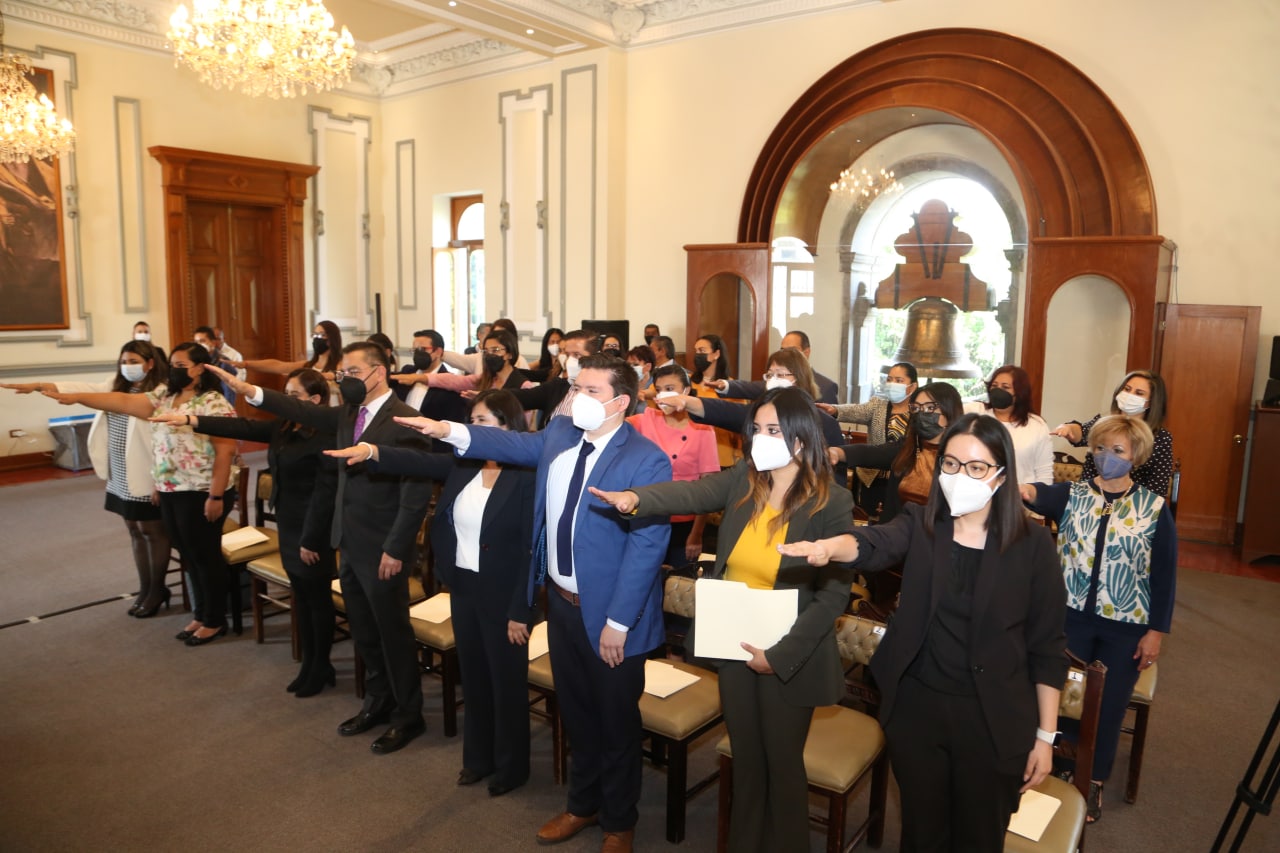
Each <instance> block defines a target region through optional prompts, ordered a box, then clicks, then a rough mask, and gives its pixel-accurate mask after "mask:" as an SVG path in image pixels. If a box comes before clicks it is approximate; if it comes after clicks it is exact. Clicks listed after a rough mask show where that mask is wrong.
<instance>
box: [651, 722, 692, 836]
mask: <svg viewBox="0 0 1280 853" xmlns="http://www.w3.org/2000/svg"><path fill="white" fill-rule="evenodd" d="M653 740H654V747H655V748H656V747H657V746H658V744H659V742H661V744H662V747H663V751H664V752H665V753H666V756H667V841H669V842H671V843H672V844H679V843H680V842H681V841H684V826H685V796H686V789H687V788H688V786H689V745H688V744H687V743H682V742H677V741H672V740H668V739H667V738H664V737H659V736H658V735H653Z"/></svg>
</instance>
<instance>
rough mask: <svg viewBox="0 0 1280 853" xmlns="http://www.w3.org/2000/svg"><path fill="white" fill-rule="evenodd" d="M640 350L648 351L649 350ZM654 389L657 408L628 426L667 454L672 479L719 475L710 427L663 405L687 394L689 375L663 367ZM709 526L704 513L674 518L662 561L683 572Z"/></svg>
mask: <svg viewBox="0 0 1280 853" xmlns="http://www.w3.org/2000/svg"><path fill="white" fill-rule="evenodd" d="M636 349H645V350H649V348H648V347H636ZM632 352H635V350H632ZM649 352H650V353H652V350H649ZM649 357H650V358H652V357H653V356H652V355H650V356H649ZM653 385H654V388H655V389H656V391H657V394H656V396H655V397H654V405H653V406H651V407H649V408H647V409H645V410H644V411H643V412H638V413H637V414H634V415H632V416H631V417H629V418H627V423H629V424H631V425H632V426H633V427H635V428H636V431H637V432H639V433H640V434H641V435H643V436H644V437H645V438H647V439H649V440H650V441H652V442H653V443H654V444H656V445H658V447H660V448H662V452H663V453H665V454H667V457H668V458H669V459H670V460H671V479H672V480H675V481H676V482H680V483H691V482H694V481H695V480H700V479H702V478H703V477H705V476H707V475H709V474H716V473H719V471H720V458H719V454H718V453H717V451H716V431H715V430H714V429H713V428H711V427H709V426H707V425H706V424H698V423H694V422H693V421H692V420H690V419H689V413H688V412H686V411H685V410H684V409H677V408H675V407H674V406H670V405H665V404H666V403H667V402H668V401H670V400H672V399H674V398H678V397H684V396H686V395H687V394H688V393H689V375H688V374H687V373H685V372H684V368H683V367H681V366H680V365H678V364H668V365H667V366H666V367H659V368H658V369H657V370H656V371H654V374H653ZM706 526H707V517H706V515H705V514H703V515H673V516H671V540H670V542H669V544H668V545H667V556H666V559H665V560H664V562H665V563H666V564H667V565H668V566H675V567H677V568H679V567H681V566H687V565H688V564H689V563H692V562H694V561H696V560H697V559H698V557H699V556H700V555H701V554H702V532H703V530H705V529H706Z"/></svg>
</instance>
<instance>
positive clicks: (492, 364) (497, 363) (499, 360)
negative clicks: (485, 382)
mask: <svg viewBox="0 0 1280 853" xmlns="http://www.w3.org/2000/svg"><path fill="white" fill-rule="evenodd" d="M506 366H507V357H506V356H505V355H486V356H485V357H484V369H485V370H487V371H488V372H489V373H490V374H492V375H497V374H499V373H501V372H502V368H504V367H506Z"/></svg>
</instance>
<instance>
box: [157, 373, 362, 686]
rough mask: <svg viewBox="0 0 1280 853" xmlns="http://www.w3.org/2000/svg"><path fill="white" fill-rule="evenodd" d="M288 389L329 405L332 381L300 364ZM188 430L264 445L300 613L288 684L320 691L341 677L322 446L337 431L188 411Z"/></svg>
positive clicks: (170, 418)
mask: <svg viewBox="0 0 1280 853" xmlns="http://www.w3.org/2000/svg"><path fill="white" fill-rule="evenodd" d="M284 392H285V394H286V395H288V396H289V397H292V398H293V399H295V400H301V401H304V402H308V403H311V404H313V405H316V406H328V405H329V383H328V381H327V380H325V378H324V376H322V375H321V374H320V372H319V371H316V370H312V369H310V368H301V369H298V370H295V371H293V372H292V373H290V374H289V376H288V378H287V379H286V380H285V385H284ZM186 417H187V416H186V415H182V414H171V415H162V416H159V417H156V418H152V420H156V421H163V422H167V423H169V424H170V425H171V426H180V425H182V424H183V423H185V419H186ZM191 428H192V429H193V430H195V431H196V432H199V433H204V434H205V435H214V436H220V437H223V438H234V439H240V440H244V441H258V442H262V443H264V444H266V445H267V470H268V471H270V473H271V501H270V504H271V505H272V506H273V507H274V510H275V513H276V527H277V528H278V530H279V531H280V562H281V563H283V564H284V571H285V574H287V575H288V576H289V583H290V585H291V587H292V591H293V603H294V607H295V608H296V612H297V614H298V644H299V646H301V651H302V667H301V668H300V669H299V670H298V676H297V677H296V678H295V679H293V681H291V682H289V685H288V686H287V687H286V688H285V689H286V690H288V691H289V692H290V693H292V694H293V695H294V696H296V697H298V698H299V699H304V698H306V697H308V696H315V695H316V694H317V693H319V692H320V691H321V690H323V689H324V686H325V685H326V684H328V685H329V686H331V687H332V686H333V685H334V684H335V683H336V680H337V679H336V674H335V672H334V669H333V664H331V663H330V662H329V650H330V649H331V648H332V647H333V625H334V615H333V595H332V593H331V592H330V588H329V585H330V583H331V582H332V581H333V576H334V573H335V572H336V569H337V567H336V562H335V560H334V552H333V548H332V547H331V546H330V545H329V528H330V527H331V526H332V524H333V498H334V491H335V489H336V487H337V482H338V466H337V463H336V462H334V461H333V460H332V459H329V458H327V457H326V456H325V455H324V453H323V451H325V450H329V449H331V448H332V447H333V445H334V435H333V433H332V432H326V431H324V430H317V429H313V428H311V427H305V426H302V425H301V424H297V423H293V422H292V421H287V420H283V419H278V418H273V419H271V420H262V419H256V418H255V419H252V420H251V419H248V418H208V417H195V416H192V417H191Z"/></svg>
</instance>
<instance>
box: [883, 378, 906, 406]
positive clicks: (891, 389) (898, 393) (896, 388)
mask: <svg viewBox="0 0 1280 853" xmlns="http://www.w3.org/2000/svg"><path fill="white" fill-rule="evenodd" d="M884 396H885V397H886V398H887V399H888V400H889V402H890V403H901V402H902V401H903V400H905V399H907V386H906V385H901V384H899V383H897V382H886V383H884Z"/></svg>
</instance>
